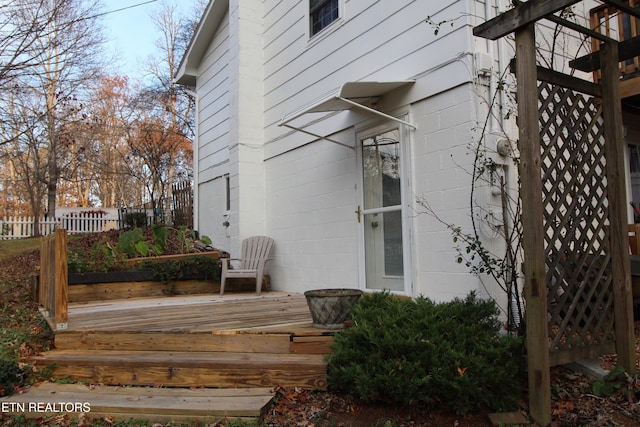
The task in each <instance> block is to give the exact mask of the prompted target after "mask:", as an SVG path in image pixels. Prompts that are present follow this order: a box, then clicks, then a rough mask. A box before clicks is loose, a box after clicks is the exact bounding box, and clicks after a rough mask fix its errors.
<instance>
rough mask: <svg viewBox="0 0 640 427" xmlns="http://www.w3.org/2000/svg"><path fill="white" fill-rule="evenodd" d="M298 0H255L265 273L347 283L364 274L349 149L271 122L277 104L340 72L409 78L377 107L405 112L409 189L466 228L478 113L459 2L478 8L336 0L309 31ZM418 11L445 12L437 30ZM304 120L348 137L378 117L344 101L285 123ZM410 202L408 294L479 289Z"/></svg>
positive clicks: (291, 285)
mask: <svg viewBox="0 0 640 427" xmlns="http://www.w3.org/2000/svg"><path fill="white" fill-rule="evenodd" d="M307 3H308V2H307V1H299V2H296V3H295V5H293V6H292V5H291V3H287V4H284V2H276V1H265V20H264V22H265V25H264V28H265V41H264V46H265V68H264V71H265V83H264V84H265V86H264V94H265V97H264V101H265V105H264V108H265V140H266V144H265V181H266V191H267V194H268V198H267V200H266V231H267V234H269V235H271V236H273V237H274V238H275V240H276V254H275V255H276V261H274V263H272V264H271V267H270V273H271V275H272V278H273V284H274V286H275V287H277V288H278V289H283V290H290V291H303V290H307V289H312V288H327V287H357V286H358V283H359V282H358V280H359V279H358V278H359V276H360V275H361V274H363V273H362V272H361V271H359V268H360V267H359V255H358V254H359V248H358V223H357V221H356V215H355V213H354V211H355V210H356V208H357V205H358V203H359V189H358V188H357V183H358V162H357V158H356V154H355V151H354V150H349V149H347V148H344V147H342V146H339V145H336V144H332V143H331V142H327V141H322V140H317V141H315V142H314V138H313V137H311V136H308V135H305V134H303V133H300V132H296V131H291V130H289V129H286V128H283V127H278V126H277V123H278V122H279V121H280V120H281V119H282V117H283V115H284V114H286V113H289V112H292V111H294V110H296V109H299V108H300V107H302V106H304V105H308V104H310V103H311V102H313V101H314V100H318V99H321V98H322V97H323V96H324V95H326V94H327V93H328V92H330V91H332V90H335V89H337V88H339V87H340V86H341V85H342V84H343V83H345V82H348V81H376V80H378V81H385V80H387V81H395V80H410V79H413V80H416V83H415V84H413V85H412V86H409V87H406V88H401V89H399V90H397V91H396V92H395V93H389V94H388V95H386V96H385V97H384V98H383V100H382V103H381V104H380V105H379V107H380V109H381V110H382V111H384V112H387V113H402V112H406V113H408V114H409V121H411V122H412V123H414V124H416V125H417V127H418V130H416V131H411V132H410V135H411V137H410V139H411V142H410V152H411V154H412V163H411V170H412V171H413V176H412V186H413V193H414V194H413V196H412V198H415V197H418V196H420V197H424V198H425V199H427V200H428V201H429V203H431V204H432V206H433V207H434V209H435V210H436V212H437V213H438V215H439V216H441V218H443V219H444V220H446V221H448V222H450V223H452V224H457V225H460V226H463V227H466V228H468V227H469V224H470V219H469V192H470V184H471V183H470V177H469V174H468V170H469V169H468V168H466V169H465V167H467V166H468V165H469V162H470V161H471V160H472V158H471V156H470V155H469V153H468V150H469V144H470V143H471V142H472V138H473V137H474V135H475V134H474V129H476V128H477V126H478V122H479V121H482V120H483V119H484V117H482V115H483V113H481V112H480V110H479V109H478V102H479V100H478V97H477V96H476V87H475V86H474V85H473V84H472V83H471V82H472V81H473V80H474V78H475V74H474V73H475V71H474V64H473V54H474V50H475V48H474V40H473V37H472V35H471V31H472V26H473V25H475V24H476V23H477V22H475V21H472V19H476V18H471V16H472V14H470V13H469V12H470V10H469V9H467V7H471V8H480V6H482V8H480V9H481V10H480V12H482V11H483V9H484V5H483V3H482V2H469V4H471V6H469V4H468V2H465V1H446V2H445V1H439V2H427V1H413V2H412V1H377V2H371V1H360V0H350V1H345V2H344V7H343V15H342V19H341V21H340V22H336V23H334V25H332V26H331V27H330V28H327V29H326V30H325V31H324V32H323V33H321V34H319V35H318V36H317V39H315V38H314V39H311V40H309V39H308V34H307V28H306V26H308V21H307V19H308V18H307V17H306V9H305V8H306V7H307ZM479 5H480V6H479ZM477 12H478V11H476V10H475V9H474V10H473V13H474V15H473V16H476V17H477ZM427 17H430V19H431V21H432V22H435V23H438V22H443V21H444V23H443V24H442V25H440V27H439V30H438V34H435V27H434V26H432V25H430V24H428V23H426V22H425V20H426V19H427ZM363 28H364V29H365V30H364V31H363V30H362V29H363ZM325 116H326V117H325ZM312 121H314V123H313V124H312V125H310V126H309V127H307V129H308V130H312V131H313V132H316V133H318V134H324V135H331V138H333V139H336V140H339V141H341V142H344V143H346V144H348V145H355V143H356V133H357V131H358V130H359V129H362V128H366V126H369V125H374V124H378V123H380V121H381V119H379V118H375V117H374V116H373V115H371V114H367V113H362V112H358V111H346V112H341V113H336V114H328V115H326V114H325V113H314V114H307V115H305V116H303V117H301V118H299V119H297V120H296V121H294V124H295V125H300V126H301V125H304V124H308V123H309V122H312ZM475 136H476V137H477V135H475ZM412 209H413V210H414V214H415V217H414V219H413V220H412V221H413V227H412V228H413V241H412V248H413V251H412V252H413V253H412V254H407V255H408V256H412V261H413V270H414V271H413V272H412V273H407V274H411V275H412V276H413V277H412V280H413V283H412V289H411V290H410V292H411V294H413V295H419V294H423V295H428V296H430V297H433V298H435V299H438V300H447V299H451V298H452V297H455V296H463V295H466V294H467V293H468V292H469V291H470V290H479V291H481V292H482V286H481V285H480V283H479V281H478V279H476V278H474V277H473V276H471V275H470V274H469V272H468V269H467V268H466V267H464V266H461V265H459V264H457V263H456V262H455V258H456V256H455V255H456V252H455V250H454V248H453V246H454V243H453V241H452V236H451V233H450V231H448V230H447V229H446V227H445V226H443V225H442V224H441V223H439V222H438V221H436V220H435V219H434V218H433V217H431V216H429V215H426V214H424V213H423V212H421V208H420V207H419V206H418V205H417V204H416V203H412ZM490 244H491V243H490Z"/></svg>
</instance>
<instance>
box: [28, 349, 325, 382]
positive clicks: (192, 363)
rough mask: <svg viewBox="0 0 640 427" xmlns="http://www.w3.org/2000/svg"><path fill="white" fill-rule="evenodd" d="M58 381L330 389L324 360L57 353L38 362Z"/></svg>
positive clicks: (203, 354)
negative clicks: (59, 379) (51, 367)
mask: <svg viewBox="0 0 640 427" xmlns="http://www.w3.org/2000/svg"><path fill="white" fill-rule="evenodd" d="M34 361H35V363H36V364H37V365H38V366H40V367H44V366H49V365H54V366H55V369H54V373H53V375H54V377H55V378H64V377H68V378H71V379H74V380H78V381H91V382H93V383H99V384H107V385H121V384H128V385H148V386H175V387H273V386H276V385H280V386H284V387H303V388H310V389H324V388H326V384H327V381H326V363H325V362H324V360H323V355H319V354H269V353H232V352H167V351H86V350H53V351H49V352H47V353H44V354H42V355H40V356H36V357H35V358H34Z"/></svg>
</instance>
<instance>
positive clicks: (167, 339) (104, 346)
mask: <svg viewBox="0 0 640 427" xmlns="http://www.w3.org/2000/svg"><path fill="white" fill-rule="evenodd" d="M328 338H329V339H325V341H326V342H330V341H332V337H328ZM316 341H317V340H316ZM291 345H292V344H291V337H290V336H289V335H288V334H236V333H229V334H224V333H216V334H214V333H212V332H192V333H191V332H119V331H59V332H57V333H56V337H55V347H56V348H57V349H59V350H127V351H129V350H133V351H198V352H200V351H204V352H211V351H220V352H232V353H271V354H286V353H290V352H292V351H291ZM319 351H320V350H319Z"/></svg>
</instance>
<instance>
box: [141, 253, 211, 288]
mask: <svg viewBox="0 0 640 427" xmlns="http://www.w3.org/2000/svg"><path fill="white" fill-rule="evenodd" d="M139 267H140V269H143V270H150V271H152V272H153V280H157V281H159V282H162V283H166V284H168V285H169V286H170V287H169V289H168V291H167V293H169V294H170V295H174V294H175V293H176V289H175V284H176V282H177V281H178V280H181V279H184V278H188V277H199V278H202V279H205V280H214V281H215V280H220V273H221V267H220V261H219V260H216V259H212V258H207V257H198V256H193V257H188V258H183V259H180V260H170V261H160V262H159V261H154V260H151V259H149V260H145V261H143V262H142V263H141V264H140V266H139Z"/></svg>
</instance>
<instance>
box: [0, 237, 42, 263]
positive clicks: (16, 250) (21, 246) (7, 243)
mask: <svg viewBox="0 0 640 427" xmlns="http://www.w3.org/2000/svg"><path fill="white" fill-rule="evenodd" d="M36 249H40V238H39V237H32V238H29V239H17V240H0V262H2V261H6V260H8V259H10V258H12V257H15V256H16V255H20V254H23V253H25V252H31V251H34V250H36Z"/></svg>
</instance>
